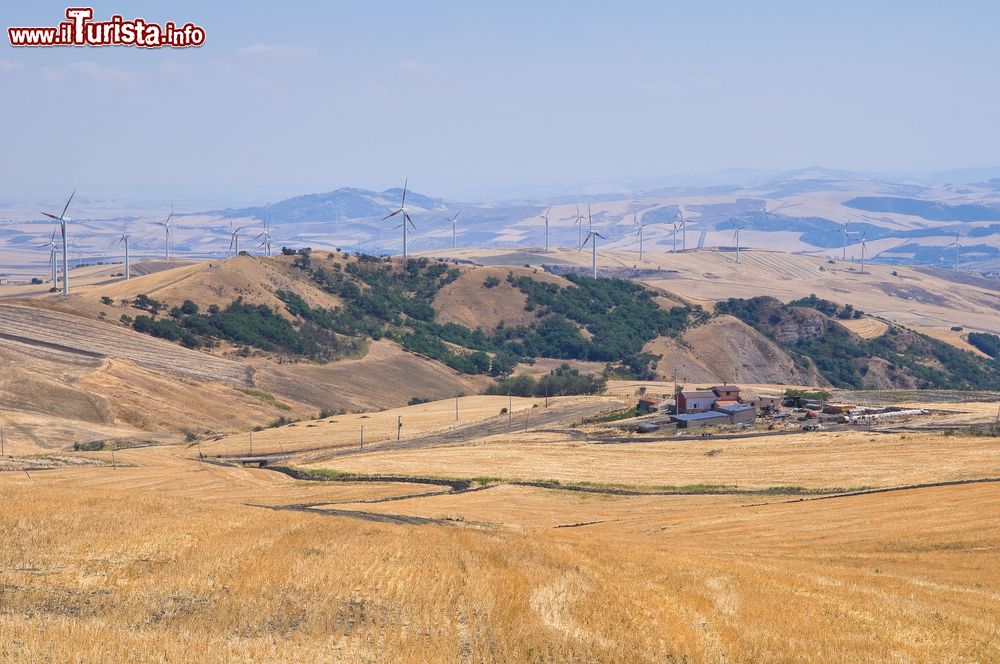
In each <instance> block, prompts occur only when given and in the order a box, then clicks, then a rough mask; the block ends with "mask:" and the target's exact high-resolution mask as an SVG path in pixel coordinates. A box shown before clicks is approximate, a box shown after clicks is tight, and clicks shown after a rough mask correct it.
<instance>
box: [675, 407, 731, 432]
mask: <svg viewBox="0 0 1000 664" xmlns="http://www.w3.org/2000/svg"><path fill="white" fill-rule="evenodd" d="M670 419H672V420H673V421H674V422H677V428H678V429H698V428H700V427H710V426H716V425H719V424H728V423H729V415H726V414H725V413H720V412H718V411H714V410H709V411H706V412H701V413H684V414H681V415H673V416H672V417H671V418H670Z"/></svg>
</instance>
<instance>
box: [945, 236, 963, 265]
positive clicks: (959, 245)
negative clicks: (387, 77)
mask: <svg viewBox="0 0 1000 664" xmlns="http://www.w3.org/2000/svg"><path fill="white" fill-rule="evenodd" d="M960 236H961V233H955V241H954V242H952V243H951V244H949V245H948V246H949V247H955V272H958V259H959V256H960V255H961V252H962V243H961V242H959V239H958V238H959V237H960Z"/></svg>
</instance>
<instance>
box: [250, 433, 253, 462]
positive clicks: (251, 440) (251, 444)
mask: <svg viewBox="0 0 1000 664" xmlns="http://www.w3.org/2000/svg"><path fill="white" fill-rule="evenodd" d="M250 456H253V429H250Z"/></svg>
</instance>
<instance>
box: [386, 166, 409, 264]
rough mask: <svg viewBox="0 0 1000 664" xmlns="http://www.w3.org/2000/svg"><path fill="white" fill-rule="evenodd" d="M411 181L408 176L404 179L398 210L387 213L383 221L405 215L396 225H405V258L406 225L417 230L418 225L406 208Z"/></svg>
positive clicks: (404, 247)
mask: <svg viewBox="0 0 1000 664" xmlns="http://www.w3.org/2000/svg"><path fill="white" fill-rule="evenodd" d="M409 183H410V180H409V178H406V179H405V180H403V197H402V199H401V200H400V202H399V208H397V209H396V210H394V211H392V212H390V213H389V214H387V215H385V216H384V217H382V221H385V220H386V219H390V218H392V217H395V216H396V215H397V214H401V215H403V219H402V222H401V223H400V224H399V226H396V228H399V227H400V226H402V227H403V258H404V259H405V258H406V235H407V228H406V225H407V224H409V225H410V226H411V227H412V228H413V230H417V227H416V226H414V225H413V220H412V219H410V212H409V210H407V209H406V187H407V185H408V184H409Z"/></svg>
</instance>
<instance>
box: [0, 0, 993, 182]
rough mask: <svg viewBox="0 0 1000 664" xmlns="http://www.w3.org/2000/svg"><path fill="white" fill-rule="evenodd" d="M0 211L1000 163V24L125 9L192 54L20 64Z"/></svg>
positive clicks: (9, 86) (20, 9)
mask: <svg viewBox="0 0 1000 664" xmlns="http://www.w3.org/2000/svg"><path fill="white" fill-rule="evenodd" d="M65 7H66V5H65V4H57V3H53V2H48V1H47V0H44V1H39V0H32V1H31V2H27V1H22V2H17V1H11V0H6V1H5V2H4V4H3V10H4V11H2V12H0V22H2V27H3V39H2V44H3V45H2V47H0V93H2V94H0V123H2V127H3V133H2V136H3V141H2V153H0V160H2V161H0V198H3V199H13V198H16V199H24V198H26V197H32V196H45V197H46V198H48V197H55V198H58V197H59V196H53V194H52V191H53V190H55V192H63V191H66V190H70V189H72V188H73V187H77V188H79V189H80V190H81V192H87V193H88V194H89V195H92V196H101V195H104V194H106V195H111V196H135V197H140V196H148V195H153V196H160V195H162V196H163V197H182V198H183V197H185V196H187V197H190V198H192V199H194V198H210V199H215V200H228V199H232V200H234V201H243V200H268V199H275V198H278V197H280V196H285V195H291V194H296V193H305V192H312V191H325V190H329V189H334V188H336V187H340V186H361V187H371V188H383V187H389V186H398V184H399V183H401V182H402V179H403V177H404V176H409V178H410V181H411V183H412V184H413V186H414V187H415V188H417V189H418V190H420V191H423V192H427V193H431V194H460V193H462V192H470V191H479V190H484V189H500V188H507V187H515V188H516V187H521V186H530V185H536V184H544V185H561V184H563V183H566V184H570V183H580V182H585V181H594V180H597V181H600V180H605V179H618V178H657V177H661V176H667V175H671V174H677V173H685V172H707V171H715V170H721V169H729V168H765V169H769V168H792V167H798V166H806V165H814V164H817V165H824V166H830V167H837V168H850V169H863V170H879V171H897V172H898V171H930V170H939V169H947V168H955V167H974V166H989V165H997V164H1000V131H997V121H998V117H1000V113H998V111H1000V85H998V80H997V79H998V77H1000V74H998V67H997V63H998V62H1000V40H998V39H997V38H996V26H997V25H998V24H1000V3H997V2H986V1H984V2H949V3H945V2H939V1H935V2H913V1H906V2H903V1H900V2H876V1H864V2H854V1H843V0H837V1H831V2H816V1H812V0H808V1H803V0H798V1H795V2H768V1H760V0H755V1H747V2H698V3H695V2H685V3H680V2H676V3H670V2H664V1H649V2H639V1H635V2H627V1H624V2H622V1H619V2H610V1H609V2H600V3H598V2H580V1H565V2H546V1H544V0H532V1H524V2H518V1H514V0H506V1H504V2H499V1H498V2H460V1H457V0H456V1H455V2H426V1H412V0H411V1H410V2H377V1H366V2H362V1H360V0H359V1H357V2H299V3H296V2H273V3H270V2H267V3H265V2H253V1H247V2H231V3H226V2H212V3H209V2H204V1H200V2H194V1H174V2H169V3H166V2H159V3H155V2H119V1H107V2H100V3H96V4H95V5H94V8H95V12H96V17H97V18H99V19H106V18H109V17H110V16H111V14H114V13H121V14H123V15H125V17H126V18H133V17H136V16H141V17H143V18H146V19H147V20H150V21H156V22H161V23H162V22H165V21H168V20H174V21H176V22H178V23H183V22H186V21H193V22H195V23H198V24H200V25H202V26H204V27H205V29H206V31H207V42H206V44H205V46H203V47H201V48H198V49H187V50H183V51H182V50H171V49H162V50H152V51H147V50H141V49H136V48H125V47H113V48H103V49H98V48H56V49H38V48H36V49H13V48H11V47H10V45H9V43H8V41H7V36H6V28H7V27H8V26H9V25H42V26H44V25H55V24H56V23H58V21H59V20H60V19H61V18H62V16H63V12H64V10H65Z"/></svg>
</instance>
